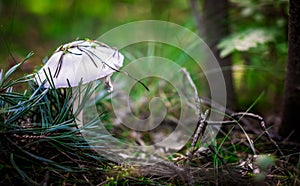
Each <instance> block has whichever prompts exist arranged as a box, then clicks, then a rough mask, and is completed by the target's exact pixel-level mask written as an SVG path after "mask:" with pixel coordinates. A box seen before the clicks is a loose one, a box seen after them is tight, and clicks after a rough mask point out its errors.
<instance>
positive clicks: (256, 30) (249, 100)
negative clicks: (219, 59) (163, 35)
mask: <svg viewBox="0 0 300 186" xmlns="http://www.w3.org/2000/svg"><path fill="white" fill-rule="evenodd" d="M203 3H204V0H200V1H198V4H199V7H198V8H199V13H200V14H201V12H202V11H203V10H202V7H203ZM229 6H230V8H229V17H230V19H229V20H230V21H229V22H228V25H229V26H230V30H231V34H230V35H229V36H228V37H226V38H224V39H223V40H222V41H221V42H220V43H219V47H220V49H221V55H222V56H225V55H231V56H232V60H233V67H232V69H233V77H234V85H235V88H236V95H237V99H238V105H237V108H238V109H243V110H245V109H247V108H249V107H250V106H251V105H252V104H253V103H254V102H255V100H256V99H257V98H259V96H260V95H262V96H261V97H260V99H259V101H258V103H257V104H256V106H255V107H253V108H252V109H253V110H255V111H258V112H259V113H264V114H275V115H276V113H278V112H279V110H280V109H279V108H280V106H281V99H282V92H283V81H284V73H285V61H286V54H287V14H288V13H287V7H288V1H286V0H243V1H238V0H231V1H230V4H229ZM210 17H211V20H212V21H220V20H214V17H215V15H210ZM149 19H155V20H165V21H170V22H174V23H177V24H179V25H181V26H184V27H186V28H188V29H190V30H192V31H194V32H195V33H198V30H197V24H196V21H195V17H194V15H193V13H192V11H191V5H190V1H188V0H149V1H145V0H101V1H97V0H86V1H79V0H59V1H58V0H1V1H0V30H1V32H0V38H1V40H0V59H1V60H0V65H1V69H7V68H9V67H11V66H13V65H14V64H15V62H14V60H12V58H11V57H10V53H11V54H12V56H14V58H15V59H16V62H20V61H22V59H23V58H24V57H25V56H26V55H27V54H28V53H29V52H30V51H33V52H34V53H35V55H34V57H33V58H31V59H30V61H29V62H28V63H25V65H24V67H23V72H20V74H23V73H24V72H25V73H31V72H32V71H33V70H34V68H35V66H40V65H41V64H42V61H43V59H44V58H45V57H46V56H49V55H51V53H52V52H53V51H54V50H55V49H56V48H57V47H58V46H59V45H61V44H63V43H66V42H70V41H73V40H75V39H76V38H91V39H96V38H97V37H98V36H100V35H101V34H103V33H105V32H106V31H108V30H110V29H112V28H114V27H117V26H119V25H121V24H124V23H128V22H132V21H138V20H149ZM221 21H222V20H221ZM253 37H254V38H259V39H258V41H254V40H255V39H254V40H253ZM249 40H250V41H249ZM237 41H239V42H240V43H239V42H237ZM249 42H254V45H253V46H249V47H246V48H245V47H244V48H241V47H240V45H241V43H242V44H247V43H248V44H249ZM172 51H173V52H174V53H170V54H169V55H170V58H172V56H173V57H174V56H178V50H172ZM191 65H192V63H191ZM191 65H190V66H188V67H187V68H188V69H193V66H191ZM191 74H192V77H193V78H194V80H197V79H199V77H197V72H191ZM198 76H199V74H198Z"/></svg>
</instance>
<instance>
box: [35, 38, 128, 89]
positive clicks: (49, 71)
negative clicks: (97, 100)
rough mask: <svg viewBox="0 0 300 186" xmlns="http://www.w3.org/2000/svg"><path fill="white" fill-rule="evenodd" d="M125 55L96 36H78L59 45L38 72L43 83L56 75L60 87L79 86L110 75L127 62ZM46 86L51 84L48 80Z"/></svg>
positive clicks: (39, 81) (38, 81)
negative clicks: (87, 37)
mask: <svg viewBox="0 0 300 186" xmlns="http://www.w3.org/2000/svg"><path fill="white" fill-rule="evenodd" d="M123 61H124V56H123V55H122V54H121V53H120V52H119V51H118V50H117V49H115V48H112V47H109V46H108V45H106V44H104V43H100V42H98V41H94V40H78V41H73V42H71V43H67V44H64V45H62V46H60V47H58V48H57V50H56V51H55V52H54V53H53V55H52V56H51V57H50V58H49V59H48V61H47V63H46V64H45V65H44V66H43V67H42V68H41V69H40V70H39V71H38V72H37V74H36V75H35V81H36V82H37V83H38V85H41V84H42V83H43V82H44V81H46V79H47V78H46V76H47V77H49V78H50V77H52V79H53V83H54V85H55V87H56V88H63V87H69V84H68V81H69V83H70V85H71V87H75V86H78V84H79V83H80V82H81V81H82V84H85V83H88V82H91V81H94V80H97V79H101V78H106V77H108V78H109V77H110V76H111V75H112V74H113V73H114V72H116V71H118V69H120V68H121V67H122V66H123ZM44 87H45V88H49V87H50V84H49V82H47V81H46V83H45V84H44Z"/></svg>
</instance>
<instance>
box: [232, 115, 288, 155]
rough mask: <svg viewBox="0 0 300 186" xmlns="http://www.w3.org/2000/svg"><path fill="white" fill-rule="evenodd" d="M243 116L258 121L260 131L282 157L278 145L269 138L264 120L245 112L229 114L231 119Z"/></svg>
mask: <svg viewBox="0 0 300 186" xmlns="http://www.w3.org/2000/svg"><path fill="white" fill-rule="evenodd" d="M244 116H248V117H251V118H254V119H257V120H259V124H260V127H261V128H262V130H263V131H264V133H265V134H266V136H267V138H268V139H269V140H270V142H271V143H272V144H273V145H274V146H275V147H276V149H277V150H278V152H279V153H280V155H281V156H284V154H283V152H282V151H281V149H280V147H279V145H278V144H277V143H276V142H275V141H274V140H273V139H272V138H271V136H270V133H269V131H267V129H266V124H265V121H264V119H263V118H262V117H261V116H259V115H256V114H253V113H247V112H238V113H233V114H231V117H239V118H240V117H244Z"/></svg>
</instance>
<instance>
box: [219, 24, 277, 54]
mask: <svg viewBox="0 0 300 186" xmlns="http://www.w3.org/2000/svg"><path fill="white" fill-rule="evenodd" d="M273 40H274V31H272V30H269V29H259V28H257V29H247V30H243V31H241V32H239V33H234V34H233V35H231V36H230V37H227V38H225V39H224V40H223V41H221V42H220V43H219V44H218V48H220V49H221V53H220V56H221V57H222V58H223V57H226V56H228V55H230V54H232V53H233V52H234V51H240V52H245V51H249V50H250V49H251V48H255V47H257V46H258V45H259V44H266V43H268V42H270V41H273Z"/></svg>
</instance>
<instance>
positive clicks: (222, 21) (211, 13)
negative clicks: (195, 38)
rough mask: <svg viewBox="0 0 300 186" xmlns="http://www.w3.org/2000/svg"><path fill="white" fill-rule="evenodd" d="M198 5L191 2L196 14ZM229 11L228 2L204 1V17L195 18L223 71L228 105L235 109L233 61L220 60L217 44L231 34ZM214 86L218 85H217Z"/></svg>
mask: <svg viewBox="0 0 300 186" xmlns="http://www.w3.org/2000/svg"><path fill="white" fill-rule="evenodd" d="M196 5H197V3H196V0H191V6H192V9H193V11H194V14H195V7H193V6H196ZM228 9H229V3H228V0H204V2H203V16H199V14H198V15H197V14H195V17H196V19H197V24H198V29H199V32H200V36H201V37H203V38H204V40H205V42H206V43H207V44H208V46H209V47H210V49H211V50H212V52H213V54H214V56H215V57H216V58H217V60H218V62H219V64H220V66H221V68H222V70H223V75H224V79H225V84H226V90H227V105H228V106H229V107H230V108H232V109H235V107H236V95H235V90H234V85H233V84H234V83H233V78H232V60H231V57H230V56H228V57H225V58H220V50H219V49H217V44H218V43H219V42H220V40H221V39H223V38H224V37H226V36H228V34H229V18H228V17H229V16H228ZM201 17H202V18H203V23H201V22H200V21H201V20H200V18H201ZM203 29H204V30H203ZM216 83H218V82H216ZM214 86H218V85H217V84H216V85H214Z"/></svg>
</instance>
